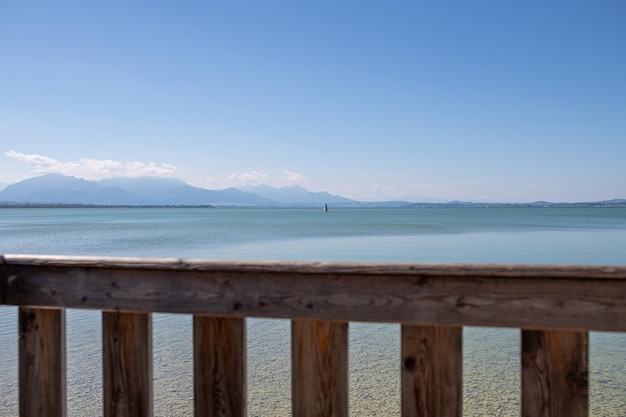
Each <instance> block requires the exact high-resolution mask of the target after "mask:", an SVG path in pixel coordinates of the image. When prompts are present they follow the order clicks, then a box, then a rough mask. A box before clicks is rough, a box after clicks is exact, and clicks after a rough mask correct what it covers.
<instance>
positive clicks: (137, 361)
mask: <svg viewBox="0 0 626 417" xmlns="http://www.w3.org/2000/svg"><path fill="white" fill-rule="evenodd" d="M102 338H103V354H102V361H103V367H104V369H103V376H104V387H103V388H104V389H103V391H104V416H105V417H140V416H141V417H149V416H152V317H151V315H150V314H149V313H116V312H103V313H102Z"/></svg>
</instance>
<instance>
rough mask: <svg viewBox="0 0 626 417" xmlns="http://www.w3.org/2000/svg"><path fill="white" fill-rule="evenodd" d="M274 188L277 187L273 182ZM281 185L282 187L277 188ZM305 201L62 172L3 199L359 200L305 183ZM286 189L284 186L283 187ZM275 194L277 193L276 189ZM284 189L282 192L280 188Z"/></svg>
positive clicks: (177, 202)
mask: <svg viewBox="0 0 626 417" xmlns="http://www.w3.org/2000/svg"><path fill="white" fill-rule="evenodd" d="M269 188H273V187H269ZM275 190H278V189H275ZM298 192H299V194H300V196H302V198H301V199H300V200H299V201H289V200H285V199H281V201H276V200H273V199H271V198H268V197H267V196H264V195H260V194H257V193H254V192H250V191H246V190H242V189H239V188H235V187H231V188H226V189H223V190H209V189H205V188H199V187H194V186H192V185H189V184H187V183H186V182H184V181H182V180H180V179H177V178H162V177H136V178H122V177H120V178H111V179H105V180H99V181H88V180H84V179H80V178H76V177H71V176H65V175H61V174H46V175H42V176H38V177H32V178H28V179H26V180H23V181H20V182H18V183H15V184H11V185H9V186H7V187H6V188H5V189H3V190H0V203H2V204H5V205H6V204H13V205H14V204H61V205H62V204H78V205H109V206H110V205H120V206H139V205H141V206H146V205H154V206H163V205H167V206H181V205H182V206H207V205H211V206H246V207H273V206H294V205H295V206H302V205H304V206H319V205H323V204H324V203H325V202H326V201H325V199H329V200H331V201H332V202H335V203H337V202H340V201H341V202H344V203H346V204H348V203H350V204H351V203H356V202H353V200H350V199H347V198H344V197H340V196H333V195H331V194H329V193H326V192H321V193H312V192H309V191H307V190H305V189H304V188H302V187H299V190H298ZM282 193H283V194H282V195H285V194H284V191H283V192H282ZM270 194H271V193H270ZM278 194H281V192H280V191H279V192H278Z"/></svg>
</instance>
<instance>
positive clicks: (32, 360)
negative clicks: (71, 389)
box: [19, 308, 66, 417]
mask: <svg viewBox="0 0 626 417" xmlns="http://www.w3.org/2000/svg"><path fill="white" fill-rule="evenodd" d="M65 347H66V346H65V311H64V310H43V309H33V308H20V309H19V380H20V381H19V385H20V395H19V398H20V416H21V417H64V416H65V414H66V375H65V372H66V371H65V355H66V354H65Z"/></svg>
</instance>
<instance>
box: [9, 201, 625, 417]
mask: <svg viewBox="0 0 626 417" xmlns="http://www.w3.org/2000/svg"><path fill="white" fill-rule="evenodd" d="M0 253H23V254H50V255H97V256H101V255H102V256H140V257H180V258H203V259H245V260H326V261H392V262H396V261H397V262H455V263H532V264H596V265H598V264H600V265H622V266H623V265H626V209H621V208H610V209H609V208H567V209H566V208H545V209H544V208H462V209H421V208H419V209H417V208H413V209H333V208H332V207H331V210H330V211H329V212H328V213H323V212H322V210H321V209H315V210H314V209H218V208H215V209H196V208H158V209H157V208H116V209H111V208H109V209H104V208H91V209H0ZM67 323H68V330H67V364H68V415H69V416H98V415H102V411H101V409H102V371H101V366H102V354H101V341H100V337H101V336H100V331H101V325H100V314H99V313H97V312H91V311H82V310H69V311H68V313H67ZM289 329H290V328H289V322H288V321H286V320H259V319H254V320H252V319H251V320H248V398H249V405H248V411H249V415H250V416H288V415H290V412H291V404H290V401H291V400H290V395H291V394H290V389H291V382H290V366H291V365H290V347H289V338H290V330H289ZM153 333H154V342H153V347H154V384H155V385H154V401H155V415H157V416H184V415H190V414H191V410H193V400H192V393H193V389H192V378H193V376H192V346H191V318H190V317H188V316H182V315H163V314H155V315H153ZM463 335H464V344H463V357H464V362H463V364H464V370H463V373H464V380H463V384H464V385H463V389H464V404H463V406H464V415H465V416H518V415H519V403H520V401H519V390H520V386H519V366H520V360H519V356H520V332H519V330H516V329H493V328H489V329H488V328H464V332H463ZM590 345H591V346H590V395H591V400H590V407H591V414H592V415H594V416H616V417H617V416H619V417H624V416H626V388H625V387H626V335H624V334H614V333H598V332H594V333H592V334H591V337H590ZM399 350H400V340H399V326H397V325H382V324H363V323H351V324H350V412H351V415H353V416H398V415H399V414H400V413H399V403H400V397H399V390H400V353H399ZM0 369H1V370H2V372H1V373H0V416H12V415H16V414H17V309H16V308H14V307H0Z"/></svg>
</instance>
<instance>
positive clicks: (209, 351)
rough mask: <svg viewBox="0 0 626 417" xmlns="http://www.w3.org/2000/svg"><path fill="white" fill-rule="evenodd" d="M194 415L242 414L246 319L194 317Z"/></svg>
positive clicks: (239, 416)
mask: <svg viewBox="0 0 626 417" xmlns="http://www.w3.org/2000/svg"><path fill="white" fill-rule="evenodd" d="M193 334H194V404H195V416H196V417H245V416H246V415H247V412H246V406H247V404H246V399H247V398H246V322H245V320H244V319H240V318H226V317H210V316H194V318H193Z"/></svg>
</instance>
